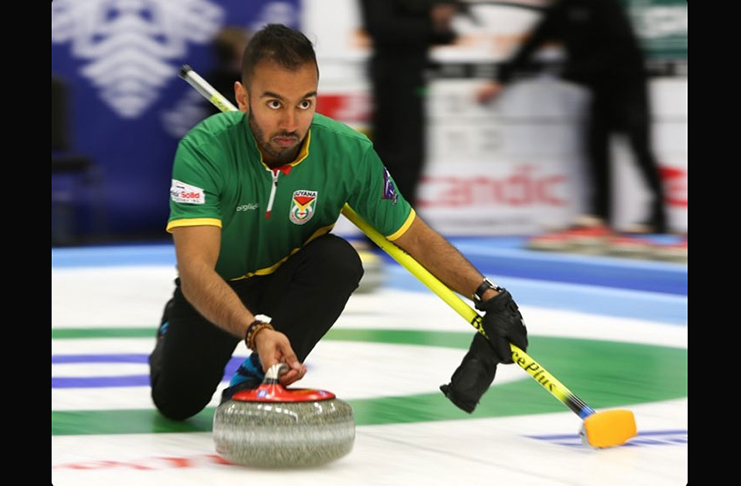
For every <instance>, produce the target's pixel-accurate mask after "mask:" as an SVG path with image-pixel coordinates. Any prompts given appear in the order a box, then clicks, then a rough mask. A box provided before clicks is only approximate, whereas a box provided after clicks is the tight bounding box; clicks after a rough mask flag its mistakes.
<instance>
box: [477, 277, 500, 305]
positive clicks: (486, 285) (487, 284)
mask: <svg viewBox="0 0 741 486" xmlns="http://www.w3.org/2000/svg"><path fill="white" fill-rule="evenodd" d="M489 289H493V290H496V291H497V292H500V291H502V290H504V289H502V287H500V286H499V285H496V284H495V283H494V282H492V281H491V280H489V279H488V278H484V281H483V282H481V285H479V287H478V288H477V289H476V291H475V292H474V293H473V295H472V296H471V298H472V299H473V301H474V302H481V301H482V300H483V299H484V293H485V292H486V291H487V290H489Z"/></svg>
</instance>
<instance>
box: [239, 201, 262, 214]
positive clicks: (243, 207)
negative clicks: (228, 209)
mask: <svg viewBox="0 0 741 486" xmlns="http://www.w3.org/2000/svg"><path fill="white" fill-rule="evenodd" d="M255 209H257V203H249V204H242V205H241V206H237V212H239V211H254V210H255Z"/></svg>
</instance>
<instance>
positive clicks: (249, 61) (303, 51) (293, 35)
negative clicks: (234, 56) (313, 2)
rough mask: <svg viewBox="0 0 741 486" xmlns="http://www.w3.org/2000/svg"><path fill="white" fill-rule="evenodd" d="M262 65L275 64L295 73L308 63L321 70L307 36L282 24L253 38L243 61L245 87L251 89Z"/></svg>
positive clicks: (266, 29)
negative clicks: (250, 84)
mask: <svg viewBox="0 0 741 486" xmlns="http://www.w3.org/2000/svg"><path fill="white" fill-rule="evenodd" d="M263 61H272V62H275V63H277V64H278V65H280V66H282V67H284V68H286V69H289V70H291V71H294V70H296V69H298V68H300V67H301V66H303V65H305V64H306V63H310V62H311V63H314V65H315V66H317V69H316V73H317V77H318V76H319V66H318V65H317V62H316V54H315V53H314V46H313V45H312V43H311V41H310V40H309V39H307V38H306V36H305V35H304V34H303V33H301V32H300V31H298V30H294V29H291V28H288V27H286V26H285V25H281V24H269V25H266V26H265V27H263V28H262V29H261V30H260V31H259V32H257V33H256V34H254V35H253V36H252V38H251V39H250V41H249V43H248V44H247V47H246V48H245V50H244V56H243V57H242V83H243V84H245V85H247V86H249V83H250V81H251V80H252V76H253V74H254V72H255V67H256V66H257V65H258V64H259V63H261V62H263Z"/></svg>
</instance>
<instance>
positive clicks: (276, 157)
mask: <svg viewBox="0 0 741 486" xmlns="http://www.w3.org/2000/svg"><path fill="white" fill-rule="evenodd" d="M247 121H248V123H249V125H250V130H252V134H253V135H254V136H255V140H256V141H257V146H258V148H259V149H260V152H262V154H263V162H265V164H266V165H268V166H275V167H278V166H281V165H285V164H288V163H290V162H293V160H294V159H295V158H296V156H297V155H298V151H299V148H300V147H301V142H302V140H299V143H298V144H297V145H296V146H295V147H291V148H290V149H283V150H280V151H276V150H273V149H272V148H271V147H270V140H268V139H266V138H265V133H264V132H263V131H262V130H261V129H260V127H259V126H258V125H257V122H256V121H255V118H254V116H252V106H250V111H249V112H248V114H247ZM277 136H279V137H296V138H298V136H299V135H298V133H296V132H293V133H289V132H281V133H279V134H277ZM265 155H268V156H269V157H270V158H271V160H269V161H268V160H264V158H265Z"/></svg>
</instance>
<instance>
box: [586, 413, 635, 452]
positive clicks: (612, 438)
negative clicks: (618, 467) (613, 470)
mask: <svg viewBox="0 0 741 486" xmlns="http://www.w3.org/2000/svg"><path fill="white" fill-rule="evenodd" d="M582 430H583V432H584V438H585V439H586V442H587V444H589V445H590V446H592V447H599V448H602V447H614V446H619V445H622V444H625V442H626V441H627V440H628V439H630V438H631V437H635V436H636V434H637V433H638V431H637V429H636V419H635V417H634V416H633V412H631V411H630V410H605V411H603V412H597V413H594V414H592V415H590V416H589V417H587V418H586V419H584V426H583V429H582Z"/></svg>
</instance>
